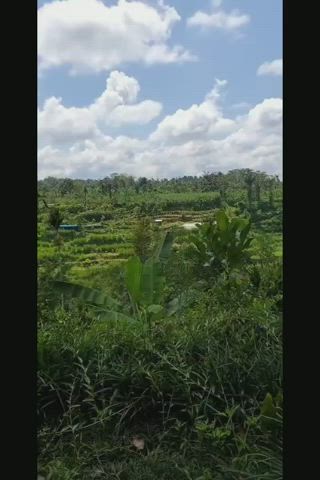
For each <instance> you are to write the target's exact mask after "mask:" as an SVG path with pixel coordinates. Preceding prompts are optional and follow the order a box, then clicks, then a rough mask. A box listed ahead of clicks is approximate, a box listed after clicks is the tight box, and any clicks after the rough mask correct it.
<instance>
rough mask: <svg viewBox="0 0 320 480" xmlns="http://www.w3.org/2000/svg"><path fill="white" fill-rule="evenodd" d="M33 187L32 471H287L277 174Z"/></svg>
mask: <svg viewBox="0 0 320 480" xmlns="http://www.w3.org/2000/svg"><path fill="white" fill-rule="evenodd" d="M38 188H39V200H41V201H39V202H38V418H39V420H38V424H39V434H38V442H39V475H40V476H42V477H43V478H45V479H52V480H56V479H57V480H60V479H61V480H73V479H74V480H87V479H110V480H135V479H137V478H138V479H140V480H153V479H159V480H171V479H173V478H174V479H176V480H253V479H255V480H260V479H261V480H262V479H264V480H265V479H268V480H280V479H282V183H281V182H280V181H279V180H278V179H277V178H273V177H269V176H268V175H266V174H264V173H262V172H253V171H250V170H234V171H231V172H229V173H228V174H225V175H223V174H209V173H208V174H205V175H203V176H202V177H183V178H178V179H171V180H150V179H146V178H140V179H137V180H135V179H133V178H132V177H129V176H125V175H113V176H111V177H108V178H106V179H104V180H101V181H99V180H87V181H82V180H70V179H54V178H48V179H45V180H43V181H39V184H38ZM62 219H63V221H64V222H65V223H68V224H69V223H70V224H78V225H80V231H61V230H59V225H60V224H61V222H62ZM156 219H160V220H162V222H155V220H156ZM188 222H189V223H190V224H191V223H192V222H193V223H197V224H198V226H197V227H195V228H194V229H191V230H186V229H185V228H184V224H185V223H188ZM58 237H59V238H60V240H61V241H59V242H57V238H58Z"/></svg>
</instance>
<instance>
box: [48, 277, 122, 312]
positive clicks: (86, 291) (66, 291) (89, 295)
mask: <svg viewBox="0 0 320 480" xmlns="http://www.w3.org/2000/svg"><path fill="white" fill-rule="evenodd" d="M52 285H53V287H54V288H55V290H56V291H58V292H60V293H62V294H63V295H65V296H67V297H73V298H78V299H79V300H81V301H83V302H85V303H88V304H91V305H97V306H101V307H105V308H114V307H118V302H116V301H115V300H114V299H113V298H111V297H109V296H108V295H105V294H104V293H103V292H101V291H100V290H96V289H94V288H88V287H84V286H82V285H76V284H73V283H69V282H64V281H61V280H55V281H53V282H52Z"/></svg>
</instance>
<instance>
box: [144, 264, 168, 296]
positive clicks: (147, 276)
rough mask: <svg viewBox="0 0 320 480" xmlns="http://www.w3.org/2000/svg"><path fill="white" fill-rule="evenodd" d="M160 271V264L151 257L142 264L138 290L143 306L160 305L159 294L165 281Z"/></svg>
mask: <svg viewBox="0 0 320 480" xmlns="http://www.w3.org/2000/svg"><path fill="white" fill-rule="evenodd" d="M161 270H162V268H161V264H160V262H158V261H156V260H155V259H154V258H152V257H151V258H149V259H148V260H147V261H146V262H145V263H144V264H143V268H142V274H141V284H140V289H141V299H142V303H143V304H144V305H153V304H158V303H161V294H162V291H163V287H164V280H165V279H164V277H163V276H162V272H161Z"/></svg>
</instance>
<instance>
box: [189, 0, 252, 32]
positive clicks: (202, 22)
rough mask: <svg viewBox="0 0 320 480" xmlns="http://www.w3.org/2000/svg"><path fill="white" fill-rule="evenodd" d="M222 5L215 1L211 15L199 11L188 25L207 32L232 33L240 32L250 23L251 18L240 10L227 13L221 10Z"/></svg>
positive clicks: (217, 0)
mask: <svg viewBox="0 0 320 480" xmlns="http://www.w3.org/2000/svg"><path fill="white" fill-rule="evenodd" d="M221 3H222V2H221V1H219V0H213V1H212V10H211V11H210V12H209V13H207V12H202V11H201V10H198V11H197V12H195V13H194V14H193V15H192V16H191V17H189V18H188V19H187V25H188V26H189V27H200V28H202V29H205V30H207V29H216V30H224V31H229V32H232V31H238V30H239V29H241V28H242V27H244V26H245V25H247V24H248V23H249V22H250V16H249V15H247V14H244V13H241V12H239V11H238V10H232V11H231V12H230V13H227V12H225V11H224V10H222V9H219V8H218V7H220V5H221Z"/></svg>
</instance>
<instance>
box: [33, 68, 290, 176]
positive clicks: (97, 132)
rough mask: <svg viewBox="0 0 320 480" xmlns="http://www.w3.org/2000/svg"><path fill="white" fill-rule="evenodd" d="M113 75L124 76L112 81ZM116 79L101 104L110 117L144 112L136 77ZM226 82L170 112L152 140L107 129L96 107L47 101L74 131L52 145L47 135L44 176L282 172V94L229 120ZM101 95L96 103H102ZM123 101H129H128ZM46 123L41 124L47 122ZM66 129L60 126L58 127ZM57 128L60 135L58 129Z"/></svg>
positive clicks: (53, 121)
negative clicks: (201, 98)
mask: <svg viewBox="0 0 320 480" xmlns="http://www.w3.org/2000/svg"><path fill="white" fill-rule="evenodd" d="M122 75H123V74H122ZM116 77H118V80H119V81H118V82H116V81H115V82H113V80H115V78H116ZM112 78H113V79H112ZM112 78H111V79H110V81H109V84H108V85H109V87H107V89H106V90H107V91H108V88H109V94H110V98H112V102H111V100H110V99H109V94H106V93H105V92H104V94H103V95H104V97H105V98H104V102H102V103H103V105H104V107H101V106H99V108H102V109H103V108H106V109H107V110H108V108H110V110H108V114H107V115H106V118H108V117H109V118H110V116H111V118H112V116H113V115H114V116H115V117H118V118H117V120H119V121H121V117H122V113H123V115H124V116H125V113H124V112H122V113H121V110H117V109H118V108H120V107H121V108H122V107H123V108H124V111H125V109H126V108H133V109H134V108H136V109H137V110H139V108H142V107H141V104H142V105H143V103H144V102H141V104H136V103H134V102H135V101H136V98H137V95H138V90H139V89H138V88H137V85H136V84H135V83H134V82H133V81H132V80H131V81H129V80H126V79H125V78H123V77H122V76H121V75H120V76H119V75H118V74H117V75H114V77H112ZM225 83H226V82H225V81H221V80H218V81H216V84H215V86H214V88H213V89H212V90H211V92H209V93H208V95H206V96H205V98H204V101H203V102H202V103H200V104H199V105H192V106H190V108H188V109H185V110H177V111H176V112H175V113H173V114H172V115H168V116H167V117H165V118H164V119H163V120H162V121H160V123H159V124H158V126H157V127H156V128H155V130H154V132H153V133H152V134H151V135H150V136H149V138H146V139H142V140H141V139H137V138H131V137H128V136H124V135H121V136H116V137H112V136H110V135H107V134H106V133H103V131H102V130H101V129H100V127H99V125H100V123H99V122H101V119H99V121H98V120H97V118H98V117H97V115H96V112H95V113H93V112H94V109H93V107H92V106H89V107H88V108H87V109H86V114H84V113H83V112H82V113H83V117H81V114H80V116H79V115H78V114H79V111H78V110H82V109H75V110H77V111H76V112H75V111H74V110H73V109H66V110H67V113H66V112H64V110H61V108H62V109H63V108H65V107H63V106H62V104H61V101H60V102H59V100H58V99H54V100H52V99H50V103H49V107H50V108H51V109H52V110H53V112H54V111H55V109H57V110H58V111H59V112H60V113H59V121H60V122H61V123H63V122H65V123H63V127H64V128H66V127H65V125H66V124H67V122H69V124H70V125H71V126H72V128H73V129H74V130H73V131H72V132H71V133H72V134H70V136H69V141H68V143H63V142H61V143H60V144H59V143H57V142H56V143H54V141H53V140H55V139H56V137H55V136H54V135H52V136H51V137H50V135H47V136H46V137H45V139H46V141H45V142H43V145H41V147H40V150H39V156H38V165H39V178H43V177H45V176H48V175H55V176H71V177H74V178H75V177H78V178H101V177H103V176H106V175H108V174H110V173H111V172H113V171H117V172H122V173H129V174H132V175H135V176H143V175H144V176H147V177H152V176H153V177H172V176H177V175H198V174H201V173H202V172H203V171H205V170H215V171H219V170H220V171H223V172H225V171H227V170H229V169H233V168H252V169H257V170H263V171H266V172H268V173H270V174H280V175H281V170H282V99H281V98H269V99H265V100H263V101H262V102H261V103H259V104H257V105H255V106H254V107H253V108H251V109H250V110H249V111H248V112H247V113H245V114H243V115H241V116H240V117H237V118H235V119H234V118H227V117H226V116H225V113H224V112H223V109H222V106H221V95H222V88H223V87H224V86H225ZM119 85H122V87H121V88H120V87H119ZM125 85H126V87H125ZM129 85H130V86H129ZM115 92H116V93H115ZM116 95H119V99H117V101H118V102H120V103H117V102H115V101H114V98H113V97H114V96H115V97H116ZM99 99H101V97H99ZM99 99H98V100H96V102H95V103H94V104H93V105H95V104H98V105H99ZM124 99H125V101H126V102H129V101H130V102H131V104H129V103H124ZM108 102H109V103H108ZM121 102H122V103H121ZM110 104H111V107H110ZM106 105H107V106H106ZM139 105H140V106H139ZM49 107H48V106H47V113H48V111H49V110H48V109H49ZM99 108H98V110H99ZM83 110H85V109H83ZM117 111H118V113H117V114H115V113H114V112H117ZM88 112H89V113H88ZM90 112H91V114H90ZM75 113H76V115H75V118H77V120H78V119H79V121H77V123H76V124H73V123H72V120H73V116H72V115H73V114H75ZM86 115H87V116H86ZM130 115H132V117H131V118H132V119H133V118H134V117H135V116H136V115H138V114H137V112H136V111H134V110H133V111H131V112H130V114H129V117H130ZM138 117H139V118H140V114H139V115H138ZM94 119H95V121H96V123H94ZM140 120H141V118H140ZM109 121H110V120H109ZM113 121H115V119H113ZM46 122H48V125H47V128H48V130H49V131H50V129H53V130H54V128H53V127H55V128H56V124H57V123H58V116H56V115H55V114H52V113H51V114H50V116H49V114H48V115H47V119H46ZM50 122H51V123H50ZM122 123H123V122H122ZM45 126H46V125H43V124H42V128H44V127H45ZM40 127H41V125H40ZM61 128H62V127H61V125H59V128H58V130H59V132H60V130H61ZM55 133H56V134H57V132H55ZM59 134H60V135H62V134H61V132H60V133H59ZM66 135H67V134H66ZM71 139H72V141H71ZM60 140H61V138H60Z"/></svg>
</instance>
